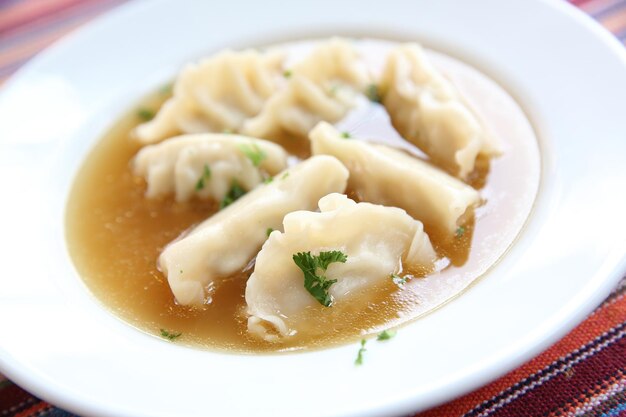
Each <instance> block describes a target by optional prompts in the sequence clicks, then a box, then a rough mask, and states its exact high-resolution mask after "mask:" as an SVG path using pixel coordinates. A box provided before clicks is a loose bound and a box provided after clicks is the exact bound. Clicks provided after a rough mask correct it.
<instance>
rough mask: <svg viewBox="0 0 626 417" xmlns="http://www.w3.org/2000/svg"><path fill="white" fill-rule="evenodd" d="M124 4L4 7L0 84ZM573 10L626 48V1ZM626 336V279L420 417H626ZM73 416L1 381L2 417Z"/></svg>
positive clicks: (107, 0)
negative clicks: (510, 364) (519, 358)
mask: <svg viewBox="0 0 626 417" xmlns="http://www.w3.org/2000/svg"><path fill="white" fill-rule="evenodd" d="M125 1H126V0H0V84H1V83H2V82H3V81H4V80H6V79H7V78H8V77H9V76H10V75H11V74H12V73H13V72H15V71H16V70H17V69H18V68H19V67H20V66H22V65H24V64H25V63H26V62H27V61H28V60H29V59H30V58H31V57H32V56H33V55H34V54H36V53H37V52H39V51H40V50H41V49H43V48H45V47H46V46H48V45H49V44H50V43H52V42H54V41H55V40H56V39H58V38H59V37H61V36H62V35H64V34H65V33H67V32H68V31H70V30H73V29H75V28H76V27H78V26H80V25H82V24H84V23H85V22H87V21H89V20H90V19H92V18H93V17H95V16H97V15H98V14H100V13H102V12H104V11H106V10H108V9H110V8H112V7H114V6H116V5H119V4H121V3H124V2H125ZM572 3H574V4H575V5H576V6H578V7H580V8H581V9H582V10H584V11H585V12H587V13H589V14H590V15H591V16H593V17H594V18H595V19H597V20H598V21H600V22H601V23H602V24H603V25H604V26H605V27H606V28H607V29H609V30H610V31H611V32H613V33H614V34H615V36H617V37H618V38H619V39H620V40H621V41H622V42H626V0H572ZM624 76H625V77H626V74H624ZM0 88H1V87H0ZM625 111H626V109H625ZM625 335H626V279H624V280H622V282H621V284H620V285H619V286H618V288H616V289H615V291H614V292H613V293H612V294H611V296H610V297H609V298H608V299H607V300H606V301H604V303H603V304H602V305H601V306H599V307H598V308H597V309H596V310H595V311H594V312H593V313H592V314H591V315H590V316H589V317H588V318H587V319H586V320H585V321H584V322H583V323H581V324H580V325H579V326H578V327H577V328H576V329H574V330H573V331H572V332H571V333H570V334H568V335H567V336H566V337H565V338H563V339H562V340H561V341H559V342H558V343H557V344H555V345H554V346H552V347H551V348H549V349H548V350H546V351H545V352H544V353H542V354H541V355H539V356H538V357H536V358H535V359H533V360H531V361H530V362H528V363H526V364H525V365H523V366H521V367H520V368H518V369H515V370H514V371H512V372H510V373H509V374H507V375H505V376H504V377H502V378H500V379H499V380H497V381H495V382H492V383H491V384H488V385H486V386H484V387H482V388H480V389H478V390H476V391H474V392H472V393H470V394H468V395H465V396H464V397H461V398H459V399H457V400H455V401H452V402H449V403H447V404H444V405H442V406H439V407H437V408H434V409H432V410H429V411H426V412H424V413H421V414H419V416H421V417H456V416H466V417H483V416H484V417H486V416H493V417H513V416H529V417H531V416H533V417H534V416H546V417H552V416H580V417H600V416H602V417H618V416H619V417H626V337H624V336H625ZM71 415H72V414H70V413H68V412H65V411H63V410H60V409H58V408H56V407H55V406H54V405H52V404H48V403H46V402H44V401H41V400H39V399H38V398H36V397H33V396H32V395H30V394H29V393H28V392H26V391H24V390H22V389H21V388H19V387H18V386H16V385H15V384H13V383H11V382H10V381H7V380H4V379H3V378H2V376H1V375H0V417H17V416H19V417H34V416H39V417H53V416H55V417H62V416H71Z"/></svg>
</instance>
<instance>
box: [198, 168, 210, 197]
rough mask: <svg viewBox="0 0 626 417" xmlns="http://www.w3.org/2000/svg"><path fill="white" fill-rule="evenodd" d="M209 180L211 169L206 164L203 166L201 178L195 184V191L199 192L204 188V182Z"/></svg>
mask: <svg viewBox="0 0 626 417" xmlns="http://www.w3.org/2000/svg"><path fill="white" fill-rule="evenodd" d="M209 179H211V168H209V166H208V165H207V164H204V169H203V170H202V176H201V177H200V178H199V179H198V182H197V183H196V191H200V190H202V189H203V188H204V182H205V181H207V180H209Z"/></svg>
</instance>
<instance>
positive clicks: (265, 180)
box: [263, 177, 274, 184]
mask: <svg viewBox="0 0 626 417" xmlns="http://www.w3.org/2000/svg"><path fill="white" fill-rule="evenodd" d="M272 181H274V177H267V178H265V179H264V180H263V183H264V184H269V183H270V182H272Z"/></svg>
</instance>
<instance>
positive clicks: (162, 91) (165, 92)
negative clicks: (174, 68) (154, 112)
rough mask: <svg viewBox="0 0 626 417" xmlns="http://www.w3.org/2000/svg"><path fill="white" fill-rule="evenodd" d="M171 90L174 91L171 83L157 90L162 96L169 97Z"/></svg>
mask: <svg viewBox="0 0 626 417" xmlns="http://www.w3.org/2000/svg"><path fill="white" fill-rule="evenodd" d="M173 89H174V85H173V84H172V83H169V84H165V85H164V86H163V87H161V88H160V89H159V93H160V94H161V95H162V96H169V95H171V94H172V90H173Z"/></svg>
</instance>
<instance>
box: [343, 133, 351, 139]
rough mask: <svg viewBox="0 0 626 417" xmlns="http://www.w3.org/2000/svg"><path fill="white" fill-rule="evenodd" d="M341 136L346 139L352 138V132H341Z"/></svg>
mask: <svg viewBox="0 0 626 417" xmlns="http://www.w3.org/2000/svg"><path fill="white" fill-rule="evenodd" d="M341 137H342V138H344V139H350V138H351V137H352V135H351V134H350V132H341Z"/></svg>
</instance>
